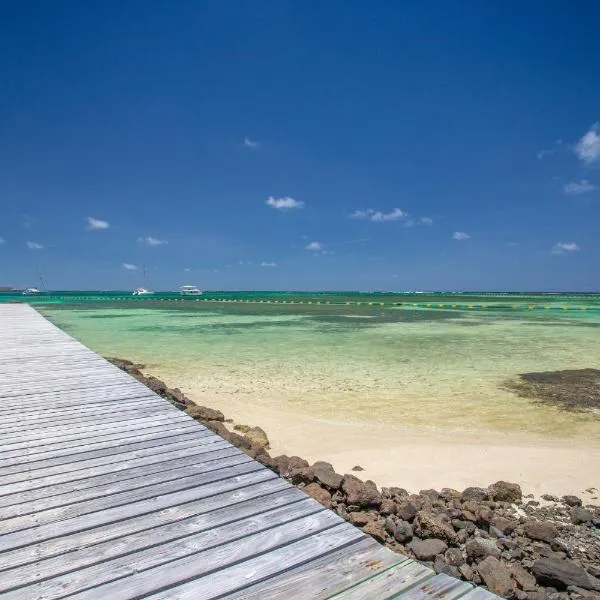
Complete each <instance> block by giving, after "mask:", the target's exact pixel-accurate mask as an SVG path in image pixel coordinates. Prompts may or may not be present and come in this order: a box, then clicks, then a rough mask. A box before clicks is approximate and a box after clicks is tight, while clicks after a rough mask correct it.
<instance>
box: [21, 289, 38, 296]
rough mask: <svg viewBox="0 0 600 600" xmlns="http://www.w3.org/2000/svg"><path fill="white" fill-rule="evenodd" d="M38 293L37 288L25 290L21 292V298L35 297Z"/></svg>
mask: <svg viewBox="0 0 600 600" xmlns="http://www.w3.org/2000/svg"><path fill="white" fill-rule="evenodd" d="M40 293H41V292H40V290H38V289H37V288H27V289H26V290H23V296H35V295H36V294H40Z"/></svg>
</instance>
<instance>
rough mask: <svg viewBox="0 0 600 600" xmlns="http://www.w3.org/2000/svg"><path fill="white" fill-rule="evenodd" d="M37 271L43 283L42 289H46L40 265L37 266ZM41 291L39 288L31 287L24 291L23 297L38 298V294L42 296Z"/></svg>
mask: <svg viewBox="0 0 600 600" xmlns="http://www.w3.org/2000/svg"><path fill="white" fill-rule="evenodd" d="M36 270H37V274H38V277H39V279H40V283H41V286H40V287H41V289H45V288H46V284H45V283H44V278H43V277H42V272H41V271H40V265H36ZM41 293H42V292H41V290H40V289H39V288H36V287H29V288H27V289H25V290H23V296H36V295H37V294H41Z"/></svg>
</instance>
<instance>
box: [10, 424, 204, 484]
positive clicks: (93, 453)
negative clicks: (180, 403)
mask: <svg viewBox="0 0 600 600" xmlns="http://www.w3.org/2000/svg"><path fill="white" fill-rule="evenodd" d="M182 434H196V435H197V436H200V435H201V432H199V431H198V428H197V427H194V426H193V424H192V423H185V422H184V423H182V424H181V425H178V426H173V425H169V424H167V425H159V426H158V427H149V428H147V429H144V430H141V431H139V432H138V433H137V434H136V433H135V432H133V433H128V434H127V435H122V436H117V437H114V436H108V438H104V440H103V441H102V442H96V443H94V444H87V445H84V446H79V447H77V448H75V449H74V448H72V447H67V448H63V449H62V450H55V451H51V452H42V453H38V454H31V456H20V457H13V458H12V459H10V460H8V461H6V464H2V461H0V477H2V481H8V480H7V479H5V477H6V476H7V475H17V476H18V477H20V474H22V473H24V472H26V473H27V477H28V478H29V477H37V476H38V470H40V469H47V468H50V467H55V466H57V465H64V464H67V463H73V464H74V468H80V465H79V462H81V461H83V460H88V459H92V458H97V457H101V456H102V457H104V456H109V455H113V454H121V453H122V452H125V451H127V450H137V449H141V448H148V447H150V446H153V445H158V444H164V443H166V441H167V440H169V439H171V438H173V437H177V436H179V435H182ZM14 480H15V479H11V480H10V481H14ZM18 480H20V479H18Z"/></svg>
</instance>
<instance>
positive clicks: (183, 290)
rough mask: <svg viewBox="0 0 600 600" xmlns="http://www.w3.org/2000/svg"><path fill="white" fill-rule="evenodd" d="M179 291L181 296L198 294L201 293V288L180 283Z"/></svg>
mask: <svg viewBox="0 0 600 600" xmlns="http://www.w3.org/2000/svg"><path fill="white" fill-rule="evenodd" d="M179 293H180V294H181V295H182V296H200V295H201V294H202V290H200V289H199V288H197V287H196V286H195V285H182V286H181V287H180V288H179Z"/></svg>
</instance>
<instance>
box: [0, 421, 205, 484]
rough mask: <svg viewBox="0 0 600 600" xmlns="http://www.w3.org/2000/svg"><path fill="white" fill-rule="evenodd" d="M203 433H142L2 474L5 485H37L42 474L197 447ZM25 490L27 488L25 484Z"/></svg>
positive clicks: (189, 430)
mask: <svg viewBox="0 0 600 600" xmlns="http://www.w3.org/2000/svg"><path fill="white" fill-rule="evenodd" d="M201 435H202V434H201V433H198V431H197V429H196V428H195V427H191V426H190V425H187V426H186V427H182V428H176V429H175V431H173V430H172V429H170V428H167V429H164V430H162V431H159V432H157V433H153V434H150V435H145V436H142V437H141V439H140V438H139V437H138V438H136V439H137V440H138V441H135V442H134V443H126V444H119V445H118V446H117V447H115V444H111V445H110V447H108V448H104V449H102V450H94V451H92V452H83V453H80V454H68V455H67V456H60V457H56V458H49V459H45V460H41V461H33V462H30V463H26V466H22V465H21V464H20V463H18V464H16V465H14V466H13V467H12V469H5V470H4V471H1V470H0V477H1V478H2V485H3V486H4V484H6V485H11V484H19V483H23V482H25V483H27V484H28V485H31V486H35V485H37V479H38V478H40V477H47V476H51V475H62V474H65V473H66V474H69V473H71V472H73V471H81V470H85V469H88V468H93V467H96V466H98V465H110V464H115V463H117V464H120V463H122V462H125V463H126V462H127V461H128V460H134V459H137V458H142V457H146V456H156V455H160V454H161V453H163V452H168V451H170V450H171V449H173V448H175V447H188V446H190V445H192V446H193V445H195V444H199V443H201V441H202V440H201V437H200V436H201ZM211 439H214V438H211ZM176 445H179V446H176ZM15 469H16V470H15ZM3 489H4V488H3ZM21 489H26V488H24V487H21ZM8 493H10V492H8Z"/></svg>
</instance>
